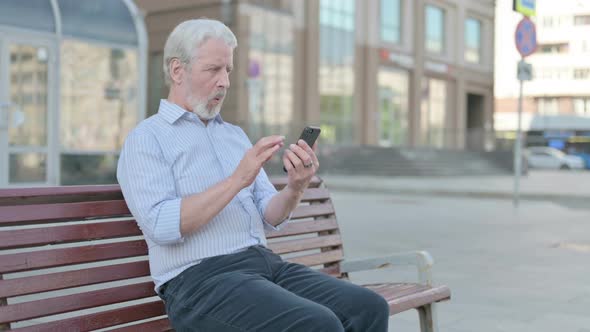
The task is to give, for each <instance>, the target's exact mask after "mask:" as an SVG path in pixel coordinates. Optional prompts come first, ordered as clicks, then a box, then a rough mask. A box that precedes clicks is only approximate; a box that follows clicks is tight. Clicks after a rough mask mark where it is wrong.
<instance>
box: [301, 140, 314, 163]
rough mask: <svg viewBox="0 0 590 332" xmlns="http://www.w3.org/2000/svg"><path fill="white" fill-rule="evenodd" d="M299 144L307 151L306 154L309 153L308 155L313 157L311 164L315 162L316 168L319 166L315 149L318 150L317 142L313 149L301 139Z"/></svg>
mask: <svg viewBox="0 0 590 332" xmlns="http://www.w3.org/2000/svg"><path fill="white" fill-rule="evenodd" d="M297 143H298V144H299V146H300V147H301V148H302V149H303V150H305V152H307V154H308V155H309V156H310V157H311V162H313V163H314V164H315V165H316V166H317V165H319V161H318V157H317V156H316V154H315V149H316V148H317V144H318V143H317V142H315V143H314V144H313V149H312V148H310V147H309V145H307V142H305V141H304V140H302V139H300V140H299V142H297Z"/></svg>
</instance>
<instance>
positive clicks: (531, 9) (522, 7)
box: [512, 0, 536, 17]
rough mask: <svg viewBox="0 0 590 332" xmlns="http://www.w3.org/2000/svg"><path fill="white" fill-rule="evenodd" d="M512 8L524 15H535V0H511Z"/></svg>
mask: <svg viewBox="0 0 590 332" xmlns="http://www.w3.org/2000/svg"><path fill="white" fill-rule="evenodd" d="M513 1H514V2H513V3H512V9H514V11H515V12H519V13H521V14H523V15H524V16H529V17H530V16H535V14H536V1H535V0H513Z"/></svg>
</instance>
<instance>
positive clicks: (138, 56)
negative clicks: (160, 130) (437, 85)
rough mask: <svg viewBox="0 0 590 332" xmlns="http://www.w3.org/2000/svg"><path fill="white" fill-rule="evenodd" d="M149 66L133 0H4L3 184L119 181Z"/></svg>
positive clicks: (0, 49)
mask: <svg viewBox="0 0 590 332" xmlns="http://www.w3.org/2000/svg"><path fill="white" fill-rule="evenodd" d="M146 68H147V35H146V31H145V25H144V22H143V19H142V17H141V15H140V14H139V12H138V9H137V7H136V6H135V4H134V3H133V2H132V1H131V0H109V1H69V0H29V1H19V0H3V1H0V187H18V186H46V185H59V184H80V183H114V182H115V181H116V179H115V169H116V165H117V157H118V154H119V151H120V149H121V146H122V144H123V142H124V140H125V136H126V135H127V133H128V132H129V130H131V129H132V128H133V127H135V125H136V124H137V123H138V121H141V120H142V119H143V118H144V117H145V115H146V114H145V110H146V103H145V101H146V81H147V79H146V77H147V72H146Z"/></svg>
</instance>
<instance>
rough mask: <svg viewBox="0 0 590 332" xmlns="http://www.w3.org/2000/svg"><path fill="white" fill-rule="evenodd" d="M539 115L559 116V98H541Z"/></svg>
mask: <svg viewBox="0 0 590 332" xmlns="http://www.w3.org/2000/svg"><path fill="white" fill-rule="evenodd" d="M537 113H539V114H541V115H557V114H559V104H558V100H557V98H539V99H537Z"/></svg>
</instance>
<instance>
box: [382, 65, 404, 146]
mask: <svg viewBox="0 0 590 332" xmlns="http://www.w3.org/2000/svg"><path fill="white" fill-rule="evenodd" d="M378 80H379V92H378V98H379V110H378V113H377V117H378V120H377V121H378V122H377V123H378V125H377V127H378V128H377V129H378V142H379V145H381V146H402V145H406V144H407V143H408V134H409V133H408V127H409V126H408V117H409V111H408V109H409V107H408V86H409V77H408V73H407V72H406V71H403V70H396V69H389V68H388V69H381V70H380V71H379V74H378Z"/></svg>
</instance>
